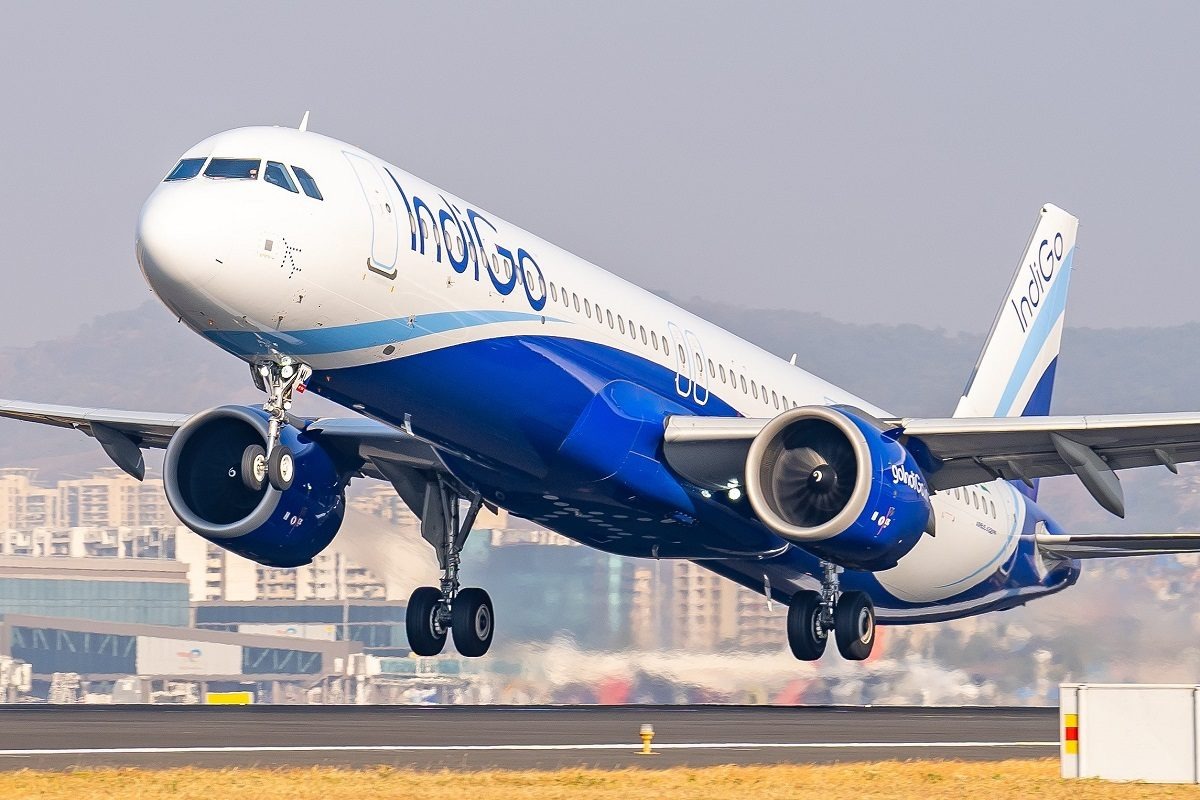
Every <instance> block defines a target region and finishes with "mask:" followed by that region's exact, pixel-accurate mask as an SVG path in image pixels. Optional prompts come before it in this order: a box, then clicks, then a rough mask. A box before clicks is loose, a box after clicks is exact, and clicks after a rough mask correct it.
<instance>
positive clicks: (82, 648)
mask: <svg viewBox="0 0 1200 800" xmlns="http://www.w3.org/2000/svg"><path fill="white" fill-rule="evenodd" d="M360 652H361V647H360V646H359V645H358V644H357V643H356V642H342V641H329V640H324V641H323V640H316V639H301V638H290V637H288V638H285V637H280V636H267V635H258V634H243V633H229V632H224V631H213V630H199V629H196V628H180V627H172V626H163V625H143V624H130V623H120V622H95V621H89V620H79V619H60V618H56V617H47V616H36V615H25V614H4V615H3V617H2V618H0V658H2V657H11V658H14V659H19V660H20V661H24V662H26V663H28V664H31V665H32V683H33V691H34V694H35V695H38V694H44V695H52V694H53V691H54V687H55V683H56V681H60V679H61V676H63V675H68V676H71V683H72V686H80V687H81V688H82V690H83V691H84V692H89V691H90V690H94V689H99V690H100V691H101V692H104V691H107V692H109V693H110V694H111V693H112V691H113V688H114V685H115V684H117V683H118V682H121V683H125V682H126V681H127V680H128V679H129V678H130V677H131V676H137V678H138V679H139V681H138V684H139V685H140V687H141V691H142V692H143V694H142V696H141V697H133V698H130V699H131V700H133V701H143V702H144V701H147V700H149V699H150V697H149V693H150V692H151V691H153V690H154V689H155V688H156V686H162V687H163V688H164V689H165V688H166V685H167V684H168V683H184V684H188V685H190V686H191V687H193V690H192V691H191V692H189V693H188V694H189V695H190V696H191V697H192V698H194V700H193V702H202V701H203V698H204V695H205V693H206V692H207V691H208V690H209V688H210V686H211V687H212V688H214V689H220V690H228V689H230V688H243V689H244V688H247V687H252V691H253V692H254V694H255V695H256V696H258V697H259V698H260V700H269V701H272V702H281V701H294V702H307V701H308V700H310V699H312V698H311V695H310V692H311V691H312V690H313V689H322V690H326V691H323V692H322V694H323V695H324V696H323V697H321V698H320V699H321V700H325V699H327V698H328V696H329V694H330V692H329V691H328V689H331V688H334V687H332V686H331V684H332V683H334V682H336V683H338V684H340V685H338V686H337V687H336V688H337V692H336V694H337V695H338V696H341V697H344V696H345V689H346V687H345V686H344V685H343V684H342V682H343V681H344V679H345V678H346V676H347V675H348V673H349V672H350V669H351V666H352V659H353V658H354V657H355V656H356V655H357V654H359V653H360Z"/></svg>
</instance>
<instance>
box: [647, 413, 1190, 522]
mask: <svg viewBox="0 0 1200 800" xmlns="http://www.w3.org/2000/svg"><path fill="white" fill-rule="evenodd" d="M766 422H767V420H765V419H731V418H715V417H671V418H670V419H668V421H667V428H666V433H665V440H664V451H665V454H666V457H667V461H668V463H669V464H670V465H671V467H672V468H673V469H675V470H676V472H678V473H679V474H680V475H682V476H683V477H684V478H687V479H688V480H691V481H692V482H693V483H696V485H698V486H702V487H704V488H709V489H717V488H725V487H728V486H733V485H737V484H739V483H740V482H741V480H742V472H743V470H744V468H745V458H746V451H747V450H748V449H749V446H750V442H751V441H752V440H753V439H754V437H755V436H756V435H757V434H758V431H759V430H761V429H762V427H763V425H765V424H766ZM883 422H884V425H885V426H887V427H888V428H889V429H890V432H891V434H892V435H894V436H896V437H897V438H898V439H900V441H901V442H902V443H904V445H905V446H907V447H908V448H909V450H911V451H912V453H913V455H914V456H915V457H916V459H917V461H918V463H920V464H921V467H922V468H923V469H924V470H925V474H926V479H927V480H928V482H929V485H930V487H931V488H933V489H935V490H938V489H952V488H954V487H956V486H966V485H969V484H974V483H983V482H984V481H989V480H994V479H996V478H1003V479H1006V480H1020V481H1025V482H1026V483H1030V482H1031V481H1032V480H1033V479H1035V478H1046V477H1050V476H1053V475H1070V474H1075V475H1077V476H1078V477H1079V478H1080V480H1081V481H1082V482H1083V484H1084V486H1085V487H1087V489H1088V491H1090V492H1091V493H1092V496H1093V497H1095V498H1096V500H1097V501H1098V502H1099V503H1100V504H1101V505H1102V506H1104V507H1105V508H1107V509H1108V510H1110V511H1112V512H1113V513H1116V514H1118V515H1123V513H1124V504H1123V498H1122V496H1121V492H1120V484H1119V483H1118V482H1117V479H1116V475H1115V474H1114V470H1120V469H1130V468H1133V467H1146V466H1153V465H1161V466H1165V467H1167V469H1170V470H1171V471H1172V472H1175V471H1176V464H1179V463H1183V462H1189V461H1198V460H1200V414H1197V413H1184V414H1110V415H1103V416H1086V417H1082V416H1081V417H1070V416H1056V417H981V418H945V419H938V418H905V419H892V420H884V421H883Z"/></svg>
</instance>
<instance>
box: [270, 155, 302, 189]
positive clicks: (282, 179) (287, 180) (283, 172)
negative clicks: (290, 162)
mask: <svg viewBox="0 0 1200 800" xmlns="http://www.w3.org/2000/svg"><path fill="white" fill-rule="evenodd" d="M263 180H264V181H266V182H267V183H273V184H275V185H276V186H281V187H283V188H284V189H287V190H288V191H289V192H293V193H295V192H297V189H296V184H294V183H292V176H291V175H288V173H287V169H286V168H284V166H283V164H280V163H279V162H278V161H268V162H267V171H266V172H264V173H263Z"/></svg>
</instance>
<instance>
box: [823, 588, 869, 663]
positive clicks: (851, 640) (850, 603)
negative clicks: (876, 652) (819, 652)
mask: <svg viewBox="0 0 1200 800" xmlns="http://www.w3.org/2000/svg"><path fill="white" fill-rule="evenodd" d="M833 620H834V624H833V629H834V638H836V639H837V646H838V651H839V652H840V653H841V654H842V657H843V658H845V659H846V660H848V661H863V660H865V659H866V658H867V657H868V656H869V655H871V648H873V647H874V646H875V604H874V603H872V602H871V598H870V597H868V596H867V593H866V592H843V593H842V596H841V597H840V598H838V603H837V606H836V607H835V608H834V610H833Z"/></svg>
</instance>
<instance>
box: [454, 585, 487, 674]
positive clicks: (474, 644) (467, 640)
mask: <svg viewBox="0 0 1200 800" xmlns="http://www.w3.org/2000/svg"><path fill="white" fill-rule="evenodd" d="M450 620H451V621H450V629H451V630H453V631H454V647H455V648H456V649H457V650H458V652H459V653H461V654H462V655H464V656H466V657H467V658H479V656H481V655H483V654H484V653H486V652H487V651H488V648H489V647H491V646H492V635H493V634H494V633H495V632H496V615H495V612H494V611H493V610H492V598H490V597H488V593H487V592H485V591H484V590H483V589H462V590H461V591H459V593H458V595H457V596H456V597H455V598H454V605H453V606H452V608H451V617H450Z"/></svg>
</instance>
